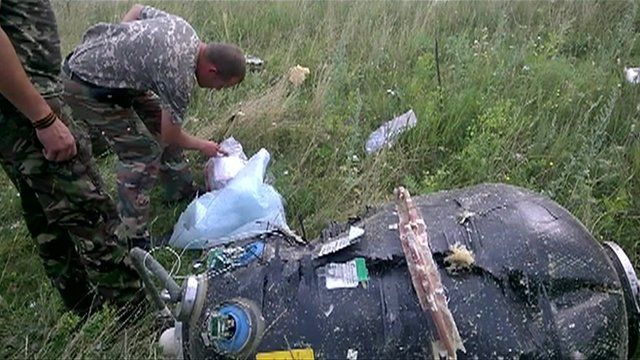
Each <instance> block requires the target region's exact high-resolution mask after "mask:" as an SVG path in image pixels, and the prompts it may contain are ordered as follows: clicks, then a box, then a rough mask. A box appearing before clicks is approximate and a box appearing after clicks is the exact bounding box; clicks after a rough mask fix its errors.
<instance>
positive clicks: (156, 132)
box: [63, 5, 245, 245]
mask: <svg viewBox="0 0 640 360" xmlns="http://www.w3.org/2000/svg"><path fill="white" fill-rule="evenodd" d="M63 74H64V76H65V77H66V80H65V100H66V101H67V102H68V103H69V105H70V106H71V107H72V109H73V112H74V117H76V118H77V119H81V120H84V121H85V122H86V123H87V124H88V125H89V126H90V127H91V128H94V129H97V130H99V131H100V132H102V134H104V136H105V138H106V139H107V140H108V141H109V143H110V144H111V147H112V148H113V150H114V151H115V153H116V154H117V156H118V159H119V164H118V167H117V183H118V196H119V203H118V210H119V211H120V216H121V218H122V220H123V222H124V224H125V227H126V229H127V235H128V236H129V237H130V238H131V239H132V241H133V243H134V244H137V245H142V244H145V242H147V241H148V240H147V239H149V232H148V227H147V222H148V219H149V192H150V190H151V189H152V187H153V186H154V184H155V182H156V179H157V178H158V174H159V173H160V176H161V177H162V176H163V175H164V180H165V182H166V180H170V181H169V183H170V184H169V185H168V188H169V192H173V193H175V192H176V189H179V188H187V189H188V188H189V187H191V186H192V178H191V176H190V174H189V173H188V171H189V169H188V167H187V166H186V163H185V162H184V160H183V156H182V149H194V150H199V151H201V152H202V153H203V154H204V155H205V156H206V157H211V156H214V155H216V154H218V152H219V149H218V144H216V143H215V142H213V141H208V140H205V139H200V138H197V137H194V136H192V135H189V134H186V133H184V132H183V131H182V129H181V124H182V122H183V119H184V115H185V111H186V108H187V106H188V104H189V101H190V97H191V92H192V90H193V88H194V86H195V83H196V81H197V83H198V85H199V86H200V87H204V88H214V89H218V90H219V89H222V88H225V87H230V86H233V85H235V84H237V83H239V82H240V81H242V79H243V78H244V75H245V59H244V55H243V54H242V51H241V50H240V49H238V48H237V47H235V46H233V45H227V44H205V43H202V42H201V41H200V39H199V38H198V36H197V34H196V32H195V31H194V29H193V28H192V27H191V25H189V24H188V23H187V22H186V21H185V20H184V19H182V18H180V17H177V16H174V15H171V14H168V13H166V12H163V11H160V10H157V9H154V8H152V7H149V6H141V5H135V6H134V7H133V8H132V9H131V10H130V11H129V12H128V13H127V14H126V15H125V17H124V19H123V21H122V22H121V23H118V24H110V23H99V24H97V25H94V26H93V27H91V28H89V29H88V30H87V31H86V33H85V34H84V36H83V40H82V43H81V44H80V45H79V46H78V47H76V49H75V50H74V51H73V53H72V54H70V55H69V57H68V58H67V60H65V63H64V65H63ZM172 190H173V191H172ZM169 196H171V194H169Z"/></svg>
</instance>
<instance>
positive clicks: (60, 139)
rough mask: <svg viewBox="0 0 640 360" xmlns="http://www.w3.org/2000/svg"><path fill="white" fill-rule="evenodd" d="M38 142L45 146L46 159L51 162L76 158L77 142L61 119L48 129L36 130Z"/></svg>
mask: <svg viewBox="0 0 640 360" xmlns="http://www.w3.org/2000/svg"><path fill="white" fill-rule="evenodd" d="M36 135H37V136H38V140H40V143H42V145H43V146H44V150H43V153H44V157H45V158H47V160H49V161H56V162H60V161H66V160H69V159H71V158H73V157H74V156H76V153H77V149H76V140H75V139H74V138H73V135H72V134H71V131H69V128H68V127H67V126H66V125H65V124H64V123H63V122H62V121H60V119H56V121H55V122H54V123H53V124H51V126H49V127H48V128H46V129H41V130H36Z"/></svg>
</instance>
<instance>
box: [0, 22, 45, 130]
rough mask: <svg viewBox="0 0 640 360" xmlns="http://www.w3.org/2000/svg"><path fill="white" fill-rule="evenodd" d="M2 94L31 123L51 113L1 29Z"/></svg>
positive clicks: (0, 73) (0, 74)
mask: <svg viewBox="0 0 640 360" xmlns="http://www.w3.org/2000/svg"><path fill="white" fill-rule="evenodd" d="M0 59H2V60H3V61H2V62H3V63H4V64H3V66H0V79H2V81H0V93H1V94H2V96H4V97H5V98H7V100H9V101H10V102H11V103H12V104H13V106H15V107H16V108H18V110H20V112H22V113H23V114H24V115H25V116H26V117H27V118H29V120H31V122H36V121H38V120H40V119H42V118H43V117H45V116H47V115H48V114H49V113H50V112H51V108H50V107H49V105H48V104H47V102H46V101H45V100H44V99H43V98H42V96H40V93H39V92H38V90H36V89H35V88H34V87H33V85H32V84H31V82H30V81H29V78H28V77H27V74H26V73H25V71H24V68H23V67H22V64H21V63H20V60H19V59H18V55H17V54H16V51H15V49H14V48H13V45H12V44H11V41H10V40H9V37H8V36H7V34H6V33H5V32H4V30H2V29H0Z"/></svg>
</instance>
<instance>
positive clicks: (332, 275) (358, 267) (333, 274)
mask: <svg viewBox="0 0 640 360" xmlns="http://www.w3.org/2000/svg"><path fill="white" fill-rule="evenodd" d="M318 272H319V273H318V275H319V276H320V277H324V278H325V286H326V287H327V289H329V290H332V289H344V288H356V287H358V285H359V284H360V283H361V282H362V283H366V282H367V281H369V270H368V269H367V265H366V263H365V260H364V258H355V259H353V260H351V261H348V262H346V263H329V264H327V265H325V266H324V267H321V268H319V269H318Z"/></svg>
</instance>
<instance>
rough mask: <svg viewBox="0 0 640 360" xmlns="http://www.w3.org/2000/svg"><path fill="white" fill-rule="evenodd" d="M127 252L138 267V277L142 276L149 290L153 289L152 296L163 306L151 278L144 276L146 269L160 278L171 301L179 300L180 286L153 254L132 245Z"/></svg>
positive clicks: (180, 294)
mask: <svg viewBox="0 0 640 360" xmlns="http://www.w3.org/2000/svg"><path fill="white" fill-rule="evenodd" d="M129 254H130V256H131V259H132V260H133V263H134V265H135V266H136V268H137V269H138V272H139V273H140V277H141V278H142V281H144V282H145V285H148V287H149V290H151V291H153V293H154V294H155V296H154V297H156V298H157V299H158V300H160V301H161V302H162V304H163V307H164V301H162V299H160V297H159V296H160V294H159V293H158V291H157V289H155V286H154V285H153V283H152V282H151V279H149V277H148V276H146V271H149V272H150V273H152V274H153V275H155V277H157V278H158V279H159V280H160V282H161V283H162V286H164V288H165V289H167V291H168V292H169V296H170V298H171V302H178V301H180V299H181V297H182V288H180V286H178V284H177V283H176V282H175V281H174V280H173V278H172V277H171V275H169V273H168V272H167V270H165V268H164V267H163V266H162V265H161V264H160V263H159V262H158V261H157V260H156V259H154V258H153V256H151V254H149V253H148V252H146V251H144V250H142V249H140V248H137V247H134V248H133V249H131V251H130V252H129ZM143 274H144V275H143ZM145 278H146V279H145ZM149 284H150V285H149ZM154 301H156V300H154ZM156 303H157V301H156Z"/></svg>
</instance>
